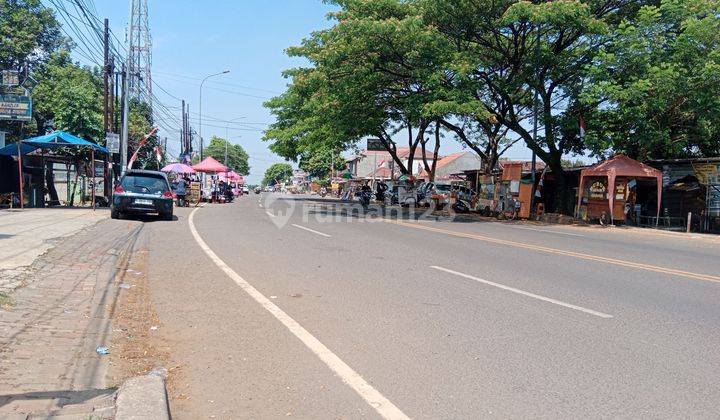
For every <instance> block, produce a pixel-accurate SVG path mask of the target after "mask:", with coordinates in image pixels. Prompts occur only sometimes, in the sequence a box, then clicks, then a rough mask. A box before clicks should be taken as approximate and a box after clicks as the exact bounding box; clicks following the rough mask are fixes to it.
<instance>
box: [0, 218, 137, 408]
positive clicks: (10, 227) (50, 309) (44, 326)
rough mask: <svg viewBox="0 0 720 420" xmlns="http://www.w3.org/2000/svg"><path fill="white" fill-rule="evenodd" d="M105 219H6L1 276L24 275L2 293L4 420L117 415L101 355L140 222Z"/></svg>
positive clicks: (2, 221) (0, 402)
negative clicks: (25, 417) (9, 417)
mask: <svg viewBox="0 0 720 420" xmlns="http://www.w3.org/2000/svg"><path fill="white" fill-rule="evenodd" d="M107 216H108V213H107V212H106V211H97V212H95V213H93V212H92V211H91V210H90V211H88V210H74V209H73V210H65V209H63V210H55V209H47V210H32V211H22V212H18V213H15V212H10V213H5V212H3V213H2V215H1V216H0V232H2V233H3V234H5V235H8V236H6V237H4V238H2V239H0V245H1V246H0V249H1V250H2V252H1V253H0V260H4V261H3V266H2V267H3V269H4V271H0V278H3V280H4V279H5V277H3V274H2V273H3V272H4V273H8V272H15V273H20V275H19V276H18V277H17V278H15V279H14V282H15V283H13V284H7V281H6V284H5V285H4V289H0V292H3V293H4V294H5V295H6V296H7V297H6V299H5V304H4V305H0V418H4V416H16V417H18V418H21V416H23V415H31V414H32V415H48V416H51V415H66V414H67V415H77V417H78V418H86V417H87V415H89V414H92V416H94V418H110V417H112V416H113V413H114V401H115V395H114V390H106V389H105V388H106V387H107V383H106V371H107V368H108V357H109V356H101V355H99V354H98V353H97V352H96V348H97V347H98V346H105V347H110V343H109V341H110V338H111V332H112V330H111V322H112V319H113V316H114V313H115V310H116V303H117V297H118V294H119V291H120V289H119V288H118V284H116V283H117V282H118V279H119V278H122V276H119V275H118V274H119V273H123V272H124V270H125V265H126V264H127V260H128V258H129V256H130V255H131V252H132V250H133V247H134V244H135V242H136V241H137V239H138V237H139V236H140V234H141V231H142V228H143V224H142V223H140V222H132V221H114V220H104V221H100V223H97V222H98V221H99V220H102V219H106V218H107ZM41 254H42V255H41ZM33 256H34V257H33ZM31 257H32V259H31ZM33 259H34V261H33ZM8 260H9V262H8ZM25 264H27V265H25ZM11 289H13V290H11ZM13 418H14V417H13Z"/></svg>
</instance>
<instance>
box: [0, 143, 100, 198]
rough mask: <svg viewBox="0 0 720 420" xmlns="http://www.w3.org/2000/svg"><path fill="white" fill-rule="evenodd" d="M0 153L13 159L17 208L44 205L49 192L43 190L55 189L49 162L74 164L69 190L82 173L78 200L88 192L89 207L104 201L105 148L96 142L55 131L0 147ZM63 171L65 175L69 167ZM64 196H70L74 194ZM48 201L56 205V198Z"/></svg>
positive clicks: (74, 187) (51, 165) (51, 163)
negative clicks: (72, 179) (71, 183)
mask: <svg viewBox="0 0 720 420" xmlns="http://www.w3.org/2000/svg"><path fill="white" fill-rule="evenodd" d="M18 151H19V153H18ZM2 154H3V155H5V156H8V157H11V158H13V160H16V165H17V171H18V179H17V184H18V191H21V192H22V196H23V199H22V200H19V203H18V204H20V206H21V207H24V206H25V204H26V203H27V204H30V205H31V206H32V207H43V206H44V205H45V194H46V193H47V192H49V191H47V189H52V192H54V188H55V185H54V179H55V176H54V170H55V169H54V166H53V163H64V164H66V167H67V168H69V167H70V165H74V166H75V178H76V179H75V183H74V186H73V192H74V190H75V189H76V188H77V186H78V185H79V184H78V181H79V179H80V177H81V176H82V181H83V183H82V185H83V188H82V190H81V201H82V200H84V197H85V196H86V195H89V196H90V197H89V199H90V201H91V204H92V207H93V208H95V206H96V204H97V201H99V200H100V201H107V194H108V191H105V190H104V185H106V184H107V180H108V175H109V172H108V167H107V157H108V150H107V149H105V148H104V147H102V146H100V145H98V144H95V143H92V142H90V141H87V140H85V139H82V138H80V137H77V136H74V135H72V134H70V133H67V132H64V131H56V132H54V133H51V134H47V135H44V136H38V137H33V138H29V139H25V140H22V142H20V143H15V144H12V145H8V146H6V147H5V148H3V149H2ZM67 172H68V174H69V172H70V170H69V169H68V170H67ZM98 179H99V182H98ZM69 186H70V183H69V182H68V188H69ZM85 186H87V188H86V187H85ZM88 189H89V193H88ZM52 192H51V197H52V196H53V194H52ZM55 194H56V193H55ZM68 195H69V196H70V197H72V196H73V195H74V194H68ZM52 200H53V201H54V202H55V204H58V202H57V200H56V199H54V198H53V199H52ZM71 203H72V200H70V201H68V205H70V204H71Z"/></svg>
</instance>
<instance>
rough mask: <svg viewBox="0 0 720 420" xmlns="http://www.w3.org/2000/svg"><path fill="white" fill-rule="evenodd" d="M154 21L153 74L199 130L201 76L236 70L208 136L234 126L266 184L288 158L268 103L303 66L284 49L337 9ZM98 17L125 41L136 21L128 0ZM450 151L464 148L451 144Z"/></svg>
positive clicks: (263, 4)
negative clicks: (267, 175)
mask: <svg viewBox="0 0 720 420" xmlns="http://www.w3.org/2000/svg"><path fill="white" fill-rule="evenodd" d="M148 3H149V18H150V26H151V32H152V36H153V41H154V48H153V78H154V80H155V81H156V82H157V83H158V84H159V85H160V86H162V87H163V88H165V89H166V90H167V91H169V92H170V93H171V94H172V95H173V96H176V97H178V98H184V99H185V100H186V101H188V102H189V103H190V107H191V108H190V110H191V118H192V119H193V125H194V128H195V129H196V130H197V128H198V121H197V118H198V99H199V84H200V79H202V78H203V77H204V76H206V75H208V74H212V73H217V72H220V71H223V70H225V69H228V70H230V71H231V73H230V74H227V75H223V76H219V77H217V78H213V79H211V81H208V82H207V83H206V84H205V88H204V89H203V137H204V138H205V139H209V138H210V137H211V136H212V135H218V136H221V137H225V132H226V130H225V126H226V123H224V122H221V121H217V120H233V119H236V118H239V117H245V118H243V119H241V120H240V122H241V123H242V125H241V124H231V125H230V127H231V128H230V130H229V135H230V140H231V142H233V143H239V144H241V145H242V146H243V147H244V148H245V149H246V150H247V151H248V153H249V155H250V165H251V174H250V176H249V182H250V183H258V182H259V181H260V180H261V179H262V176H263V174H264V172H265V169H266V168H267V167H268V166H270V165H271V164H272V163H275V162H282V161H283V160H282V159H280V158H279V157H277V156H274V155H273V154H272V153H271V152H270V151H269V150H268V149H267V146H268V144H267V143H265V142H263V141H261V137H262V130H263V129H264V128H265V127H266V126H267V124H268V123H271V122H272V120H273V119H272V116H271V115H270V113H269V112H268V111H267V110H266V109H264V108H263V106H262V104H263V102H264V101H265V100H267V99H268V98H270V97H271V96H274V95H276V94H279V93H281V92H282V91H283V90H284V88H285V85H286V82H287V81H286V80H285V79H284V78H283V77H282V72H283V70H285V69H287V68H290V67H293V66H297V65H301V64H303V63H302V62H301V61H299V60H298V59H291V58H289V57H287V56H286V55H285V53H284V50H285V48H287V47H289V46H292V45H297V44H298V43H299V42H300V41H301V40H302V39H303V38H304V37H305V36H307V35H308V34H309V33H310V32H312V31H313V30H317V29H322V28H324V27H327V26H329V25H330V22H329V21H328V20H327V18H326V15H327V13H328V12H329V11H331V7H330V6H328V5H326V4H324V3H323V2H322V1H321V0H265V1H260V0H233V1H231V0H213V1H205V2H198V1H190V0H149V1H148ZM95 5H96V8H97V13H98V17H100V18H104V17H107V18H109V19H110V25H111V28H112V30H113V32H114V33H115V34H116V35H117V37H118V38H120V39H121V40H124V34H125V27H126V25H127V20H128V9H129V5H128V1H120V0H95ZM154 93H155V94H156V96H158V97H159V98H160V99H161V101H162V102H163V103H164V104H165V105H166V106H168V107H170V108H171V110H173V111H174V112H175V113H176V115H177V116H178V118H179V116H180V111H179V109H172V108H173V107H180V102H179V101H178V100H177V99H175V98H172V97H170V96H168V95H167V94H165V93H164V92H162V91H161V90H160V89H157V88H155V89H154ZM160 136H161V137H165V136H167V137H168V149H170V151H171V152H172V153H177V151H178V149H179V138H178V135H177V134H176V133H174V132H168V131H165V132H162V131H161V133H160ZM446 144H447V145H446V146H445V147H443V149H442V152H443V153H452V152H454V151H457V150H459V149H460V147H459V146H458V145H457V144H456V143H454V142H446ZM529 156H530V153H529V151H528V150H527V149H526V148H524V147H514V148H513V150H511V151H510V153H509V154H508V157H510V158H514V159H521V158H523V159H526V158H529Z"/></svg>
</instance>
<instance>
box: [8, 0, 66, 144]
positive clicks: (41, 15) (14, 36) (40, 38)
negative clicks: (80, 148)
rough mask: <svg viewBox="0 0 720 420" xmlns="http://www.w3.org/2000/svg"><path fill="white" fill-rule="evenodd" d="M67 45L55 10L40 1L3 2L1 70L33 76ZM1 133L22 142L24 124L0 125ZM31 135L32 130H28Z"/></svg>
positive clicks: (19, 0) (9, 122)
mask: <svg viewBox="0 0 720 420" xmlns="http://www.w3.org/2000/svg"><path fill="white" fill-rule="evenodd" d="M64 44H66V41H65V40H64V39H63V38H62V36H61V34H60V24H59V23H58V21H57V20H56V19H55V15H54V13H53V11H52V9H49V8H47V7H45V6H44V5H43V4H42V2H41V1H40V0H0V70H15V71H18V72H21V73H22V72H23V71H25V70H27V71H28V73H29V74H32V73H33V72H34V71H36V70H37V68H39V67H41V66H42V64H43V63H44V62H45V61H46V60H48V58H49V57H50V56H51V54H52V53H53V52H55V51H56V50H57V49H58V48H59V47H61V46H62V45H64ZM0 89H2V88H0ZM0 92H1V91H0ZM0 130H2V131H5V132H8V133H9V135H8V140H11V141H14V140H17V139H18V138H19V135H20V124H17V123H15V122H11V121H0ZM40 130H42V127H40ZM28 132H32V128H28V127H26V128H25V133H26V134H27V133H28Z"/></svg>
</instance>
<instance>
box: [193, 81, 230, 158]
mask: <svg viewBox="0 0 720 420" xmlns="http://www.w3.org/2000/svg"><path fill="white" fill-rule="evenodd" d="M227 73H230V70H225V71H222V72H220V73H214V74H211V75H209V76H206V77H205V78H204V79H203V80H202V82H200V113H199V114H200V124H199V125H200V133H199V134H200V160H201V161H202V160H203V158H204V157H205V156H203V136H202V88H203V85H204V84H205V81H206V80H207V79H209V78H211V77H215V76H220V75H222V74H227Z"/></svg>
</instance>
